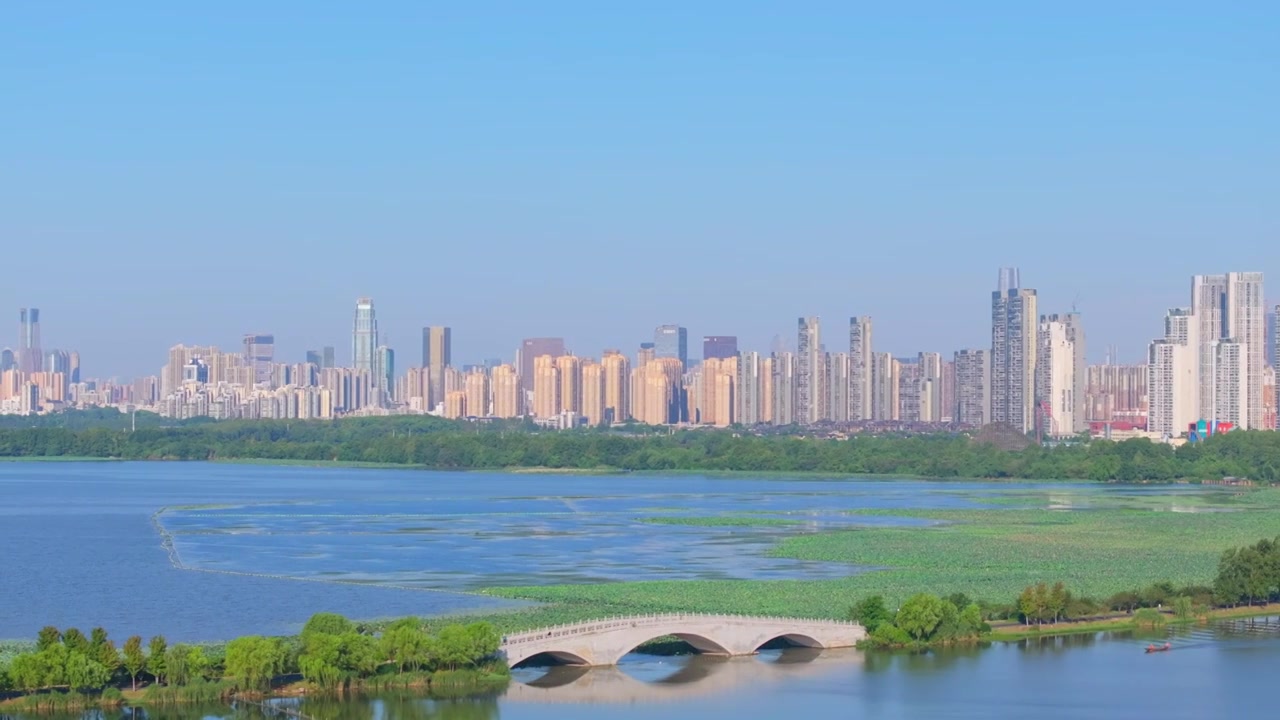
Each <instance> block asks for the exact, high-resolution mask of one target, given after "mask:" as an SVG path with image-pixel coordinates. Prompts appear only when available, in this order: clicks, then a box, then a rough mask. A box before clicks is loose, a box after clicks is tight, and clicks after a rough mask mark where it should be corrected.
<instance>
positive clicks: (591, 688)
mask: <svg viewBox="0 0 1280 720" xmlns="http://www.w3.org/2000/svg"><path fill="white" fill-rule="evenodd" d="M862 658H863V654H862V653H860V652H858V651H856V650H814V649H811V648H787V649H783V650H765V651H762V652H761V653H760V655H758V656H756V657H740V658H725V657H715V656H711V655H685V656H676V657H659V656H651V655H640V654H632V655H628V656H627V657H626V658H624V659H623V662H621V663H620V664H619V665H617V666H616V667H606V668H583V667H573V666H566V665H556V666H551V667H548V668H521V669H519V670H517V671H516V672H515V674H514V677H515V682H513V683H512V684H511V686H510V687H509V688H508V689H507V692H506V696H505V699H506V700H508V701H515V702H529V703H600V704H616V703H623V704H626V703H637V702H646V703H650V702H678V701H683V700H688V699H691V698H701V697H708V696H714V695H719V694H723V693H728V692H729V691H731V690H734V689H740V688H746V687H750V688H755V689H758V688H760V687H763V686H767V685H769V684H774V683H782V682H788V681H791V680H793V679H795V678H797V677H804V676H807V675H809V676H818V675H822V674H824V673H827V672H830V671H831V668H832V667H834V666H836V665H843V666H846V667H848V666H850V665H856V664H857V663H859V662H861V660H862Z"/></svg>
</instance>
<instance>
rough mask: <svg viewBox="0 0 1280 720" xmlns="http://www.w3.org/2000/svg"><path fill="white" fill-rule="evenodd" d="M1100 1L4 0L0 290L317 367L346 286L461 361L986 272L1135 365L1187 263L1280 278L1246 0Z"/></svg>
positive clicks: (121, 342)
mask: <svg viewBox="0 0 1280 720" xmlns="http://www.w3.org/2000/svg"><path fill="white" fill-rule="evenodd" d="M717 8H718V11H716V10H717ZM1103 8H1105V10H1106V12H1105V16H1106V19H1107V20H1106V22H1105V23H1103V22H1095V21H1093V20H1087V19H1085V18H1088V17H1089V15H1090V13H1082V14H1078V13H1079V11H1080V10H1081V8H1080V7H1079V6H1073V8H1072V9H1071V10H1072V14H1071V15H1067V14H1059V13H1058V12H1057V11H1055V10H1052V9H1046V8H1039V7H1037V8H1028V7H1024V6H1020V5H1017V4H1012V3H985V4H977V5H966V6H965V7H963V8H958V7H956V8H952V7H948V6H945V5H939V6H935V7H933V8H929V9H928V10H927V12H926V11H924V10H921V11H920V13H919V14H918V15H911V14H907V13H903V12H899V11H895V10H890V9H884V8H868V7H861V8H859V7H853V6H845V5H841V4H835V5H825V6H823V5H817V6H812V7H809V8H805V9H797V8H787V9H783V8H781V7H776V8H770V7H766V6H750V5H748V6H743V5H741V4H736V3H735V4H732V5H731V4H728V3H722V4H713V6H706V5H703V6H701V8H700V11H699V12H697V13H692V12H689V11H688V8H687V6H686V5H685V4H676V3H666V4H651V5H646V6H645V8H643V10H641V9H639V8H632V9H625V8H616V7H610V8H607V9H605V8H601V7H598V6H595V5H593V4H591V3H560V4H555V5H554V6H539V7H538V8H537V9H536V10H535V9H532V8H527V7H522V6H519V5H514V4H513V5H507V6H492V7H489V8H487V9H477V8H473V7H468V8H456V9H444V8H423V7H419V6H418V5H416V4H411V3H400V4H390V5H383V6H380V7H379V8H377V9H369V8H358V9H357V8H354V7H353V8H346V9H341V8H319V7H316V6H314V5H311V4H306V5H301V4H288V3H286V4H276V5H272V6H270V7H263V6H260V5H259V4H252V3H222V4H219V5H217V6H216V7H211V8H205V9H193V10H183V11H182V12H181V13H178V12H176V11H174V10H173V9H172V8H169V7H167V6H165V5H163V4H159V3H136V4H130V5H129V6H126V7H117V6H111V7H106V6H103V7H89V6H86V7H82V8H78V9H77V11H76V12H74V13H71V12H68V11H66V10H65V9H55V8H52V7H49V6H44V5H24V6H18V7H9V8H6V10H5V11H4V15H5V21H4V22H3V23H0V92H3V93H4V96H5V97H6V99H7V103H6V104H7V105H8V106H9V107H11V108H15V109H17V111H16V112H9V113H5V114H4V115H3V117H0V133H2V135H3V137H6V138H8V139H9V143H7V144H8V147H7V149H6V152H5V166H6V172H4V173H0V198H2V199H0V237H4V238H5V245H6V247H7V249H8V250H9V252H8V254H7V256H6V260H7V262H6V266H7V267H8V268H9V270H10V271H9V272H7V273H6V274H5V282H4V283H0V308H5V309H6V310H5V311H4V312H5V313H6V315H5V317H10V316H9V315H8V313H9V312H11V311H12V310H16V309H17V308H18V307H39V308H41V311H42V313H43V318H44V332H45V338H44V344H45V346H46V347H75V348H77V349H79V351H80V352H81V354H82V356H83V357H84V358H85V365H86V370H87V371H90V372H92V374H93V375H95V376H99V377H108V376H113V375H117V376H121V377H132V376H137V375H142V374H150V373H155V372H156V371H157V369H158V367H159V365H160V364H162V363H163V360H164V353H165V351H166V349H167V348H168V347H169V346H171V345H173V344H176V343H180V342H186V343H208V344H217V345H221V346H226V347H234V346H236V345H237V344H238V343H239V339H240V337H241V336H242V335H243V334H245V333H252V332H269V333H273V334H274V335H275V337H276V342H277V345H278V350H277V357H280V358H290V357H296V358H299V359H301V356H302V354H303V352H304V351H305V350H306V349H308V348H314V347H319V346H323V345H334V346H336V347H338V348H339V352H340V354H344V355H345V354H346V347H347V346H348V338H349V334H350V323H351V306H352V303H353V301H354V300H355V298H356V297H358V296H364V295H370V296H373V297H374V298H375V299H376V301H377V303H378V309H379V316H380V320H381V323H382V328H383V333H384V341H386V342H387V343H388V344H390V345H392V346H394V347H399V348H400V349H401V351H402V352H404V351H407V350H410V349H411V348H413V347H414V346H415V343H417V341H418V340H417V338H418V333H419V332H420V328H421V327H422V326H424V325H434V324H441V325H449V326H450V327H452V328H454V332H455V333H456V335H455V341H454V342H455V355H456V357H457V359H458V361H459V362H478V361H480V360H481V359H483V358H489V357H504V358H511V356H512V353H513V351H514V349H515V347H516V346H517V344H518V342H519V340H520V338H522V337H531V336H558V337H564V338H566V340H567V342H568V345H569V346H570V348H571V349H574V350H575V351H578V352H581V353H586V354H590V353H598V352H599V349H600V348H606V347H620V348H632V347H634V345H635V343H636V342H638V341H641V340H644V339H646V338H647V337H648V336H649V335H650V334H651V333H652V329H653V327H654V326H656V325H658V324H662V323H679V324H681V325H683V326H686V327H688V328H689V329H690V334H691V335H693V336H695V337H701V336H702V335H711V334H732V335H737V336H738V337H739V338H740V343H741V345H742V346H743V347H751V348H757V349H761V350H768V349H769V346H770V343H771V341H772V339H773V337H774V336H775V335H778V336H781V337H783V338H784V339H787V340H788V341H793V336H794V323H795V318H796V317H797V316H810V315H816V316H820V317H823V318H825V319H827V321H828V322H830V323H838V322H840V318H847V317H848V316H850V315H871V316H873V317H875V318H876V322H877V343H878V345H879V346H880V347H881V348H884V349H885V350H892V351H894V352H898V353H903V354H906V353H914V352H916V351H920V350H936V351H940V352H950V351H951V350H953V349H956V348H962V347H972V346H981V345H982V343H984V342H986V341H987V340H988V339H989V335H990V330H989V323H990V317H989V310H990V308H989V302H990V301H989V292H990V290H991V288H992V286H993V283H994V272H995V268H997V267H998V266H1002V265H1017V266H1019V267H1021V269H1022V274H1023V278H1024V282H1025V284H1027V285H1029V286H1031V287H1035V288H1037V290H1038V291H1039V293H1040V298H1041V301H1040V304H1041V307H1042V308H1044V309H1045V310H1047V311H1054V312H1058V311H1069V310H1070V309H1071V307H1072V305H1073V303H1074V304H1075V305H1076V306H1077V308H1078V309H1079V311H1080V312H1081V313H1082V314H1083V315H1084V316H1085V318H1086V319H1087V324H1088V328H1089V335H1090V343H1089V360H1090V361H1094V362H1096V361H1100V360H1102V358H1103V354H1104V352H1105V349H1106V348H1108V347H1110V346H1115V347H1116V348H1117V349H1118V353H1119V359H1120V360H1122V361H1138V360H1140V359H1142V357H1143V355H1144V351H1145V347H1146V343H1147V342H1148V341H1149V340H1150V339H1151V338H1152V337H1156V336H1159V335H1160V332H1161V328H1160V318H1161V317H1162V314H1163V312H1164V310H1165V309H1167V308H1169V307H1174V306H1178V305H1182V304H1185V303H1186V297H1187V293H1188V279H1189V278H1190V276H1191V275H1193V274H1197V273H1214V272H1224V271H1226V270H1228V269H1245V270H1256V271H1261V272H1264V273H1266V274H1269V275H1271V276H1273V277H1275V276H1277V273H1278V272H1280V267H1277V256H1276V253H1275V251H1274V247H1275V245H1274V243H1275V238H1276V237H1277V232H1278V231H1280V223H1278V222H1277V219H1276V214H1275V212H1274V199H1275V198H1276V197H1277V196H1280V192H1278V191H1280V177H1278V176H1277V172H1276V170H1275V168H1277V167H1280V163H1278V162H1277V160H1280V145H1278V143H1277V141H1276V137H1275V133H1274V128H1275V127H1277V121H1278V120H1280V112H1278V109H1280V101H1278V100H1277V99H1276V95H1275V93H1274V92H1271V91H1270V90H1271V89H1272V88H1273V87H1274V79H1273V77H1272V73H1273V72H1274V69H1275V62H1274V59H1275V58H1274V49H1273V47H1272V43H1271V40H1272V39H1273V38H1271V36H1270V33H1269V32H1268V29H1269V28H1271V27H1274V26H1275V22H1274V21H1275V19H1276V18H1275V17H1274V9H1273V8H1271V7H1270V6H1268V5H1266V4H1261V3H1259V4H1256V5H1254V6H1253V7H1252V9H1250V8H1246V7H1239V8H1237V12H1234V13H1232V14H1231V17H1229V18H1228V17H1223V16H1222V15H1221V14H1219V13H1217V12H1214V11H1212V9H1209V8H1206V9H1205V11H1204V12H1202V13H1198V14H1197V13H1184V14H1182V15H1181V16H1180V17H1176V18H1174V17H1164V16H1160V17H1155V16H1153V15H1152V14H1151V12H1153V11H1154V10H1153V9H1152V8H1150V7H1146V8H1144V7H1140V6H1133V7H1125V8H1116V7H1113V6H1112V5H1109V4H1108V5H1101V4H1099V5H1096V6H1095V9H1096V10H1098V11H1099V12H1101V10H1102V9H1103ZM1064 13H1065V11H1064ZM1014 30H1016V32H1014ZM587 58H589V59H590V61H589V62H588V61H587V60H586V59H587ZM13 320H16V318H13V319H12V320H10V321H5V322H3V323H0V345H13V344H14V343H15V341H16V337H14V334H15V333H16V329H17V327H16V326H17V323H16V322H14V321H13Z"/></svg>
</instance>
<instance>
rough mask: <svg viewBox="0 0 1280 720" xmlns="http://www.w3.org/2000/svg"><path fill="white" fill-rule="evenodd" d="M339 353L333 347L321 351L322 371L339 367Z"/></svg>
mask: <svg viewBox="0 0 1280 720" xmlns="http://www.w3.org/2000/svg"><path fill="white" fill-rule="evenodd" d="M336 356H337V352H336V351H334V349H333V346H332V345H325V346H324V349H323V350H321V351H320V369H321V370H326V369H328V368H335V367H337V366H338V360H337V357H336Z"/></svg>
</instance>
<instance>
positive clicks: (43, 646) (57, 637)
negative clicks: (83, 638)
mask: <svg viewBox="0 0 1280 720" xmlns="http://www.w3.org/2000/svg"><path fill="white" fill-rule="evenodd" d="M60 642H62V633H61V632H59V631H58V628H56V627H54V626H52V625H45V626H44V627H42V628H40V632H39V633H38V634H37V635H36V651H37V652H39V651H41V650H48V649H49V648H51V647H53V646H54V645H57V644H58V643H60Z"/></svg>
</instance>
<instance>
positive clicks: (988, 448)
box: [0, 416, 1280, 483]
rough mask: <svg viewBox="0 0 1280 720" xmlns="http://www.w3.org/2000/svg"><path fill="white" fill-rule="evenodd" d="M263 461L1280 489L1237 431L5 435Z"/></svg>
mask: <svg viewBox="0 0 1280 720" xmlns="http://www.w3.org/2000/svg"><path fill="white" fill-rule="evenodd" d="M37 456H75V457H94V458H121V459H130V460H210V459H259V460H293V461H313V462H324V461H343V462H370V463H394V464H405V465H417V466H425V467H432V468H443V469H473V468H518V467H540V468H564V469H614V470H635V471H669V470H689V471H711V472H714V471H755V472H816V473H831V474H844V475H877V474H879V475H909V476H919V477H932V478H950V477H963V478H992V479H997V478H1027V479H1065V480H1097V481H1120V482H1143V481H1148V482H1150V481H1154V482H1161V481H1172V480H1220V479H1222V478H1224V477H1240V478H1248V479H1251V480H1254V481H1257V482H1263V483H1273V482H1277V481H1280V433H1274V432H1253V431H1239V432H1231V433H1226V434H1223V435H1219V436H1214V437H1211V438H1209V439H1207V440H1206V441H1204V442H1197V443H1188V444H1186V445H1183V446H1181V447H1178V448H1174V447H1172V446H1169V445H1166V444H1163V443H1153V442H1151V441H1149V440H1145V439H1133V440H1125V441H1123V442H1110V441H1106V440H1093V441H1091V442H1087V443H1078V444H1071V445H1059V446H1056V447H1041V446H1038V445H1032V446H1031V447H1029V448H1027V449H1025V450H1017V451H1010V450H1002V449H1000V448H997V447H995V446H994V445H991V444H987V443H981V442H976V441H975V440H974V439H973V438H971V437H969V436H968V435H964V434H955V433H951V434H947V433H942V434H935V435H915V436H885V435H876V436H871V435H865V436H864V435H854V436H852V437H851V438H849V439H827V438H797V437H789V436H756V435H751V434H749V433H744V432H739V431H733V430H710V429H707V430H687V431H678V432H675V433H672V434H663V435H651V434H633V433H623V432H609V431H570V432H537V431H531V430H528V429H524V428H522V427H520V426H518V425H511V424H507V425H503V426H500V427H499V428H483V427H479V426H475V425H466V424H462V423H456V422H452V421H445V420H440V419H437V418H431V417H425V416H397V417H381V418H352V419H344V420H338V421H283V420H259V421H225V422H208V423H200V424H187V425H182V426H178V427H139V428H138V430H137V431H136V432H128V431H122V430H119V429H112V428H104V427H92V428H87V429H69V428H4V429H0V457H37Z"/></svg>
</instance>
